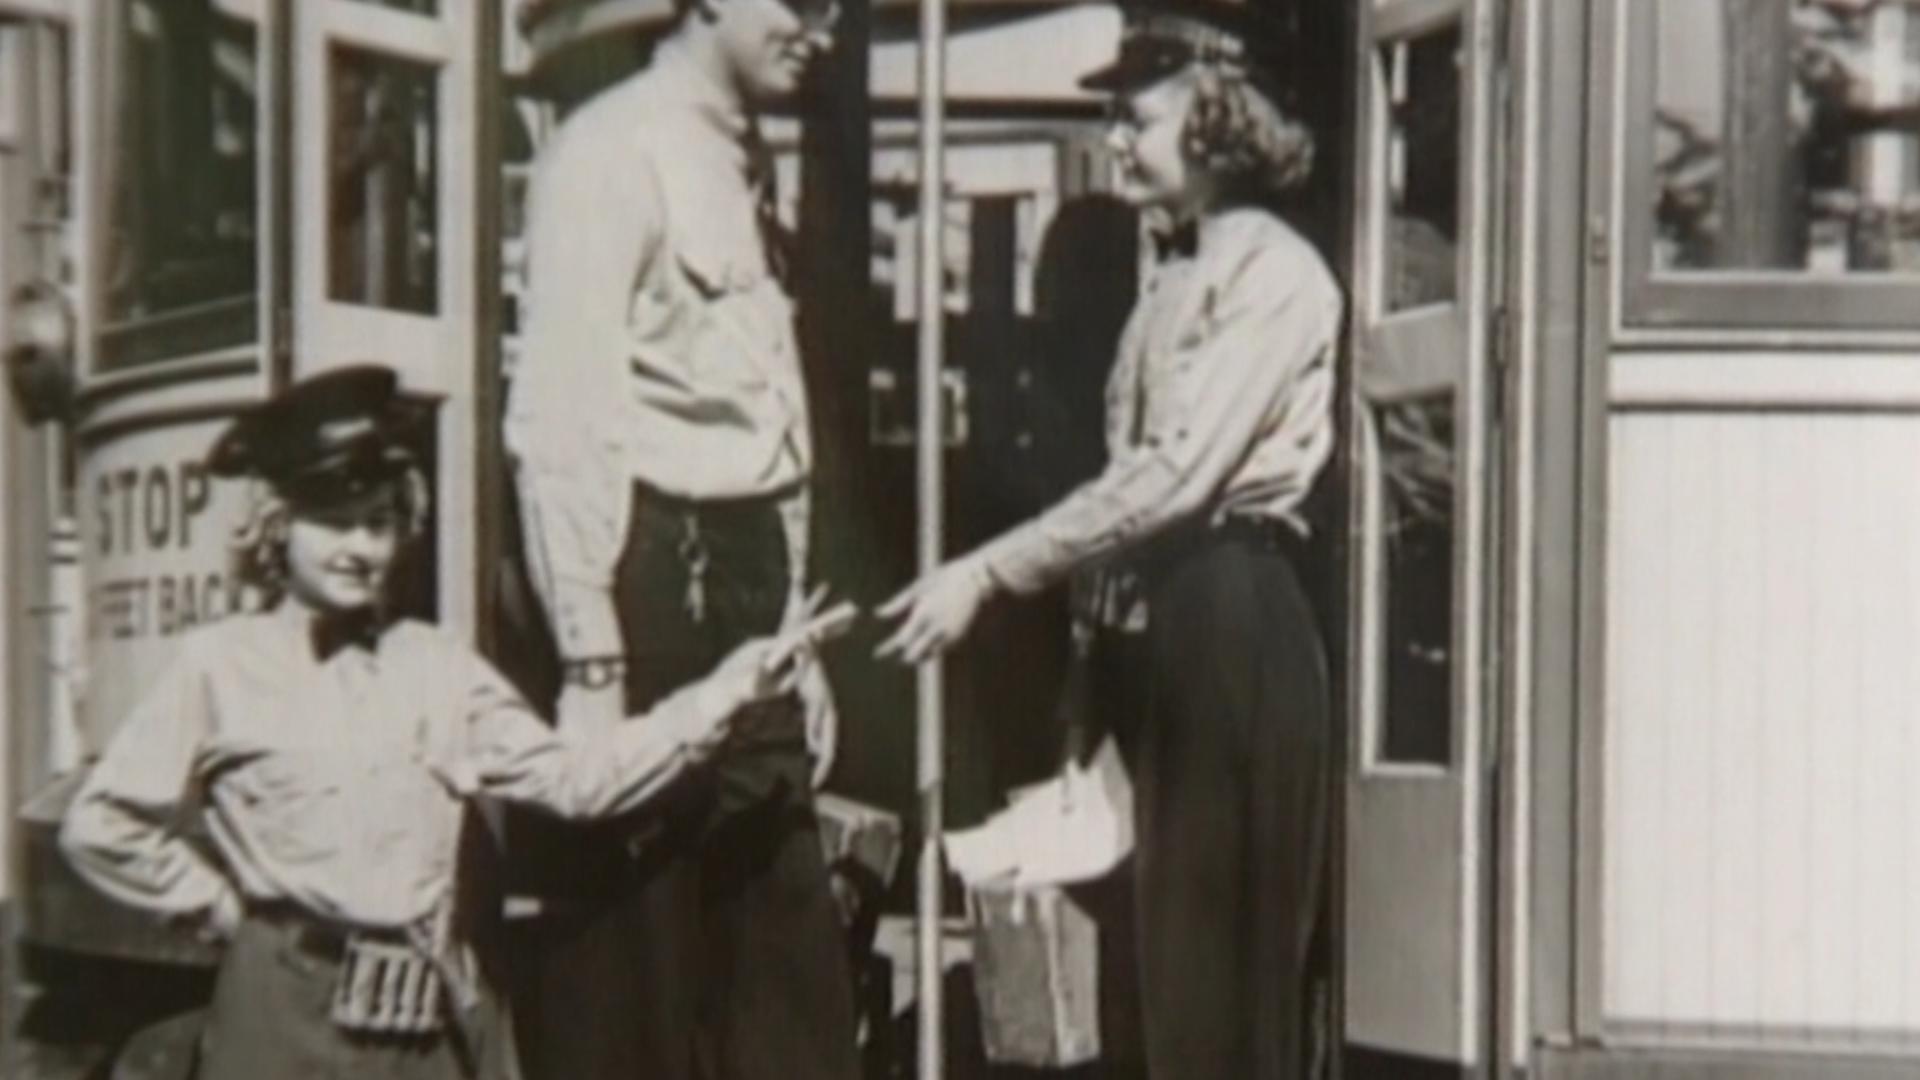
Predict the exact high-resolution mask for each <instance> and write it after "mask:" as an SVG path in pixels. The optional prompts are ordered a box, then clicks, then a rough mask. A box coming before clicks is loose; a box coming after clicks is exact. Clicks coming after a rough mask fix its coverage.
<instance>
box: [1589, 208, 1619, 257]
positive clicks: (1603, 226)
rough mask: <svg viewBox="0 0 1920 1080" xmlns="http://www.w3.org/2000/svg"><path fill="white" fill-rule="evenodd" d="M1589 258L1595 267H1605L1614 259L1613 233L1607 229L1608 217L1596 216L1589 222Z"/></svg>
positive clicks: (1603, 215)
mask: <svg viewBox="0 0 1920 1080" xmlns="http://www.w3.org/2000/svg"><path fill="white" fill-rule="evenodd" d="M1587 258H1588V259H1590V260H1592V262H1593V264H1594V265H1595V266H1604V265H1606V264H1607V263H1608V262H1609V261H1611V260H1612V259H1613V233H1612V230H1610V229H1608V228H1607V216H1606V215H1605V214H1595V215H1593V218H1592V219H1591V220H1590V221H1588V222H1587Z"/></svg>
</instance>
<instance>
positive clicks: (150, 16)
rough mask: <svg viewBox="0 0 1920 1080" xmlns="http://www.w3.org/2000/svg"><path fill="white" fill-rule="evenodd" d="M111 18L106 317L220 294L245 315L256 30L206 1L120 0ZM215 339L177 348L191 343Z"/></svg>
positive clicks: (149, 312)
mask: <svg viewBox="0 0 1920 1080" xmlns="http://www.w3.org/2000/svg"><path fill="white" fill-rule="evenodd" d="M109 26H110V33H111V39H110V40H111V42H112V50H111V52H112V54H113V55H112V60H113V63H112V65H111V66H112V72H113V73H112V74H111V75H110V76H109V85H110V86H111V88H112V91H111V94H110V100H111V104H112V113H111V120H110V127H111V131H112V136H111V139H110V140H109V142H108V146H109V147H110V151H109V152H110V154H111V155H112V160H111V168H112V189H111V198H110V214H109V221H108V232H109V239H108V262H107V267H106V308H107V319H108V321H109V322H112V323H128V322H133V321H144V320H148V319H151V318H153V317H154V316H158V315H163V314H169V313H174V312H182V311H184V310H185V309H198V310H201V311H207V310H211V309H213V308H219V309H220V310H221V311H224V310H225V307H226V305H223V304H220V303H218V302H222V301H232V300H236V299H238V300H244V307H245V308H246V309H247V310H248V311H251V310H252V306H253V300H254V288H255V282H256V279H257V273H256V268H257V263H258V259H257V245H258V227H257V216H256V207H257V200H256V187H257V172H258V169H257V165H256V161H257V159H256V142H257V140H256V137H255V136H256V130H257V129H256V119H257V111H256V106H257V103H258V100H259V88H260V81H259V76H260V72H259V65H258V62H257V58H256V54H255V44H254V32H253V28H252V27H251V26H249V25H248V24H246V23H245V22H242V21H240V20H238V19H235V18H233V17H231V16H228V15H225V14H223V13H221V12H220V11H219V10H217V9H216V8H215V7H214V6H213V5H212V4H210V3H209V2H208V0H164V2H161V0H124V2H123V3H121V4H119V5H117V6H116V8H114V9H113V10H112V11H111V18H110V21H109ZM189 321H191V320H189ZM214 324H216V325H217V326H224V327H226V328H228V329H232V328H234V327H236V326H239V327H241V328H243V329H245V330H246V331H247V332H249V333H250V332H251V326H252V322H251V321H250V320H241V321H239V322H236V321H235V320H234V319H233V318H232V316H231V313H228V314H225V315H222V316H221V317H220V318H218V319H216V320H214ZM242 339H243V340H244V337H243V338H242ZM220 343H224V342H216V341H210V340H209V341H201V340H197V339H196V340H194V341H191V342H188V341H185V340H182V341H179V342H178V343H177V344H178V347H179V348H181V349H186V350H189V351H191V350H192V349H194V348H202V347H207V346H209V345H213V344H220ZM109 353H110V354H111V353H112V349H111V348H110V349H109ZM111 359H112V356H111V355H109V356H108V357H106V358H103V363H106V364H107V366H112V364H111V363H110V362H109V361H111Z"/></svg>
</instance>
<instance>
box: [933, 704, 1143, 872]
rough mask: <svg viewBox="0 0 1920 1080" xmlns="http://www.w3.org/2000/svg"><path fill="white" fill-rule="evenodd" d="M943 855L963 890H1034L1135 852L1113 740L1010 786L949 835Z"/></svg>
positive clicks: (1126, 787)
mask: <svg viewBox="0 0 1920 1080" xmlns="http://www.w3.org/2000/svg"><path fill="white" fill-rule="evenodd" d="M945 843H946V850H947V859H948V861H949V862H950V863H951V864H952V866H953V869H954V872H955V873H957V874H959V875H960V879H961V880H962V881H964V882H965V883H966V884H967V885H968V886H969V887H973V888H979V887H982V886H998V887H1006V886H1011V887H1015V888H1033V887H1038V886H1042V885H1067V884H1072V883H1074V882H1078V881H1089V880H1092V879H1093V878H1097V877H1100V876H1102V875H1104V874H1106V873H1107V871H1109V870H1112V869H1113V868H1114V866H1116V865H1118V864H1119V862H1120V860H1121V859H1124V858H1126V856H1127V854H1128V853H1129V852H1131V851H1132V850H1133V785H1132V783H1131V782H1130V781H1129V780H1128V779H1127V773H1126V768H1125V766H1124V765H1123V764H1122V763H1121V761H1120V753H1119V750H1118V749H1116V748H1115V746H1114V744H1113V740H1112V739H1108V740H1106V741H1105V742H1103V743H1102V744H1101V746H1100V749H1099V751H1098V752H1096V753H1095V754H1094V756H1093V760H1092V761H1090V762H1088V763H1087V764H1085V765H1082V764H1080V763H1078V762H1073V761H1070V762H1068V763H1067V766H1066V768H1065V770H1064V771H1062V773H1061V774H1060V775H1059V776H1056V777H1054V778H1053V779H1052V780H1049V781H1047V782H1045V783H1043V784H1036V785H1034V786H1032V787H1029V788H1023V789H1021V790H1019V791H1016V792H1015V793H1014V795H1013V799H1012V802H1011V804H1010V805H1009V806H1008V807H1007V808H1006V809H1005V810H1002V811H1001V812H1000V813H998V814H996V815H994V816H993V817H991V818H988V819H987V821H986V822H985V824H982V825H980V826H977V827H975V828H972V829H961V830H957V831H954V832H949V833H947V834H946V837H945Z"/></svg>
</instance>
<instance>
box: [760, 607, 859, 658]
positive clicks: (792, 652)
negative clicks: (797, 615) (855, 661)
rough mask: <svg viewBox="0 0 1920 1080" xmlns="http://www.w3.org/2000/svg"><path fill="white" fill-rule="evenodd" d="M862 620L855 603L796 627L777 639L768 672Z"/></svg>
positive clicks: (830, 609)
mask: <svg viewBox="0 0 1920 1080" xmlns="http://www.w3.org/2000/svg"><path fill="white" fill-rule="evenodd" d="M859 619H860V609H859V608H857V607H855V606H854V604H853V601H851V600H842V601H841V602H840V603H838V604H835V605H834V606H832V607H830V608H828V609H827V610H826V611H824V612H821V613H820V614H818V615H815V616H814V617H813V618H811V619H808V620H807V621H806V622H804V623H802V624H800V625H799V626H796V627H794V628H793V629H791V630H788V631H787V632H785V633H783V634H781V635H780V636H779V637H777V638H775V639H774V644H773V648H772V649H771V650H770V651H769V652H768V653H767V670H769V671H773V670H777V669H779V668H781V667H784V666H786V665H787V664H788V663H791V662H792V661H793V658H794V657H795V656H797V655H798V654H799V653H800V652H801V650H803V649H808V650H811V649H818V648H819V647H820V646H822V645H825V644H826V643H827V642H829V641H832V640H834V639H835V638H838V637H840V636H842V635H844V634H845V633H846V632H847V631H849V630H851V629H853V624H854V623H855V622H857V621H859Z"/></svg>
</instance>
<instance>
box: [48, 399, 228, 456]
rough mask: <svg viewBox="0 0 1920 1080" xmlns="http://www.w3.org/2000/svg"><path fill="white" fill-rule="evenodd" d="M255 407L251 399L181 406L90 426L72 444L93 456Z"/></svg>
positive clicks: (78, 434)
mask: <svg viewBox="0 0 1920 1080" xmlns="http://www.w3.org/2000/svg"><path fill="white" fill-rule="evenodd" d="M253 404H255V402H254V401H253V400H252V399H240V400H228V401H218V402H212V403H209V404H205V405H183V406H180V407H179V408H173V409H154V410H153V411H151V412H143V413H139V414H137V415H133V416H127V417H122V418H120V419H116V420H110V421H107V422H106V423H102V424H95V425H94V426H93V427H90V428H87V429H86V430H84V431H81V432H79V433H77V434H76V435H75V436H74V441H75V442H76V443H78V444H79V448H80V449H81V450H82V451H84V452H86V453H93V452H95V451H97V450H99V449H100V448H101V447H102V446H105V445H106V444H107V443H110V442H113V441H114V440H116V439H122V438H125V437H126V436H128V435H133V434H137V433H139V432H142V431H151V430H153V429H154V428H162V427H179V426H183V425H186V424H196V423H199V422H201V421H203V420H218V419H222V418H225V417H228V416H232V415H233V414H234V413H236V412H239V411H240V410H241V409H244V408H247V407H249V406H251V405H253Z"/></svg>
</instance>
